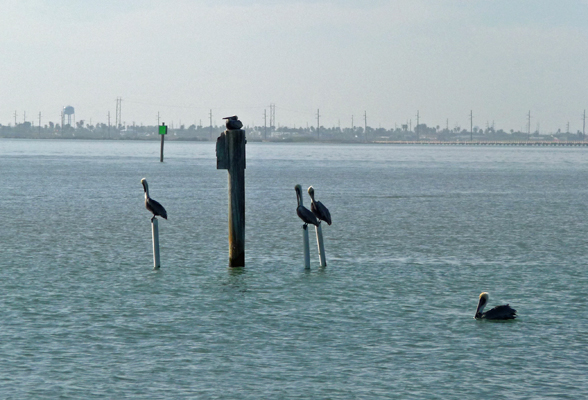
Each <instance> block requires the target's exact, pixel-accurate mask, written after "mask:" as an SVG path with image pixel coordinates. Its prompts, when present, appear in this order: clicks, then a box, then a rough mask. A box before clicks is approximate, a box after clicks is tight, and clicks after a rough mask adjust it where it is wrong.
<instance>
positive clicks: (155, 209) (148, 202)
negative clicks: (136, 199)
mask: <svg viewBox="0 0 588 400" xmlns="http://www.w3.org/2000/svg"><path fill="white" fill-rule="evenodd" d="M145 208H147V209H148V210H149V211H151V212H152V213H153V215H160V216H161V217H163V218H165V219H167V211H165V208H163V206H162V205H161V204H159V202H158V201H156V200H153V199H152V198H147V199H145Z"/></svg>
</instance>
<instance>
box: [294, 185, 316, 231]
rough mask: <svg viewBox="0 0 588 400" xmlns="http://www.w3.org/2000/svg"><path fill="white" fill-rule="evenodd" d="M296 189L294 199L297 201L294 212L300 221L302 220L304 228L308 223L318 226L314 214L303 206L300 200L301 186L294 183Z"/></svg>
mask: <svg viewBox="0 0 588 400" xmlns="http://www.w3.org/2000/svg"><path fill="white" fill-rule="evenodd" d="M294 189H295V190H296V200H297V201H298V207H296V214H298V216H299V217H300V219H301V220H302V221H304V228H306V227H307V226H308V224H311V225H316V226H318V224H319V221H318V220H317V219H316V217H315V216H314V214H313V213H312V212H311V211H310V210H309V209H308V208H306V207H304V206H303V205H302V204H300V203H301V201H302V186H300V185H296V186H294Z"/></svg>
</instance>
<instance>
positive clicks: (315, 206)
mask: <svg viewBox="0 0 588 400" xmlns="http://www.w3.org/2000/svg"><path fill="white" fill-rule="evenodd" d="M310 209H311V210H312V212H313V213H314V215H316V217H317V218H318V219H320V220H322V221H325V222H326V223H327V224H329V225H331V213H330V212H329V209H328V208H327V207H325V205H324V204H323V203H321V202H320V201H313V202H312V203H311V204H310Z"/></svg>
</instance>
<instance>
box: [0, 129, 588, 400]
mask: <svg viewBox="0 0 588 400" xmlns="http://www.w3.org/2000/svg"><path fill="white" fill-rule="evenodd" d="M165 150H166V162H165V163H159V145H158V143H156V142H148V143H147V142H134V141H128V142H91V141H23V140H6V139H4V140H0V217H1V221H2V229H1V230H0V293H1V296H0V310H1V311H0V316H1V318H0V398H2V399H25V398H35V399H56V398H63V399H68V398H76V399H78V398H84V399H92V398H108V399H115V398H141V399H171V398H203V399H215V398H219V399H221V398H222V399H229V398H231V399H264V398H265V399H269V398H272V399H281V398H288V399H297V398H298V399H311V398H315V399H373V398H392V399H395V398H398V399H465V398H467V399H480V398H483V396H484V397H485V398H489V399H539V398H570V399H580V398H587V397H588V380H587V376H588V354H587V350H586V349H587V346H588V301H587V295H586V289H587V287H588V276H587V266H588V256H587V245H586V244H587V243H586V241H587V238H588V225H587V224H586V215H587V214H588V207H587V205H586V204H587V200H588V186H587V179H586V177H587V175H588V153H587V150H584V149H527V148H475V147H400V146H397V147H394V146H370V145H365V146H350V145H310V144H308V145H307V144H300V145H296V144H288V145H281V144H269V143H250V144H248V145H247V151H248V155H247V170H246V183H247V210H246V213H247V249H246V251H247V256H246V263H247V267H246V268H245V269H244V270H239V271H231V270H228V268H227V264H228V260H227V259H228V244H227V173H226V171H219V170H216V169H215V168H216V162H215V153H214V145H213V144H212V143H178V142H170V143H166V149H165ZM143 177H146V178H147V179H148V181H149V183H150V189H151V195H152V197H153V198H155V199H157V200H158V201H160V202H161V203H162V204H163V205H164V206H165V207H166V208H167V211H168V214H169V220H168V221H163V220H160V235H161V237H160V240H161V257H162V269H161V270H160V271H153V270H152V265H153V261H152V253H151V230H150V229H151V228H150V222H149V219H150V214H149V213H148V212H147V211H146V210H145V209H144V206H143V191H142V186H141V184H140V179H141V178H143ZM296 183H300V184H301V185H302V186H303V187H304V188H306V187H308V186H309V185H313V186H314V187H315V189H316V197H317V199H318V200H321V201H322V202H323V203H324V204H325V205H327V207H329V209H330V210H331V214H332V216H333V221H334V222H333V225H332V226H325V227H324V235H325V247H326V253H327V259H328V267H327V268H325V269H321V268H319V267H318V263H319V261H318V255H317V251H316V245H315V243H314V242H313V241H311V249H312V253H311V262H312V264H313V266H312V269H311V271H305V270H304V268H303V255H302V233H301V222H300V221H299V220H298V218H297V216H296V213H295V207H296V195H295V192H294V185H295V184H296ZM305 202H306V204H307V205H308V204H309V199H308V196H306V194H305ZM481 291H488V292H490V306H493V305H497V304H502V303H510V304H511V306H513V307H514V308H516V309H517V310H518V314H519V316H520V318H519V319H518V320H516V321H509V322H498V323H492V322H481V321H475V320H474V319H473V318H472V317H473V314H474V311H475V307H476V304H477V297H478V295H479V293H480V292H481Z"/></svg>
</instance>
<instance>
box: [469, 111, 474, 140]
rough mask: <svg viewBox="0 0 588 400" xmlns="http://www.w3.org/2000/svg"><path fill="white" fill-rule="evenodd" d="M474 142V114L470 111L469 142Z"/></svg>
mask: <svg viewBox="0 0 588 400" xmlns="http://www.w3.org/2000/svg"><path fill="white" fill-rule="evenodd" d="M473 141H474V112H473V110H470V142H473Z"/></svg>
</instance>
